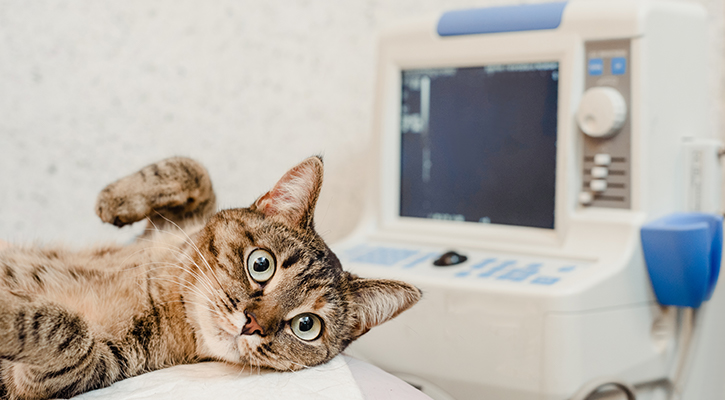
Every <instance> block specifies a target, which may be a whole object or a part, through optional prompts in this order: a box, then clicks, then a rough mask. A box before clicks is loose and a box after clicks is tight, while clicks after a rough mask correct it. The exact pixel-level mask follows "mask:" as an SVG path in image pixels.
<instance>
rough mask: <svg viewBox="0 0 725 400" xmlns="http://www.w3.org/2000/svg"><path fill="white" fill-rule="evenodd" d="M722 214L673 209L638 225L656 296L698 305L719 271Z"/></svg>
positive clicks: (668, 302) (667, 302)
mask: <svg viewBox="0 0 725 400" xmlns="http://www.w3.org/2000/svg"><path fill="white" fill-rule="evenodd" d="M722 224H723V216H722V215H715V214H704V213H675V214H671V215H668V216H666V217H663V218H660V219H658V220H656V221H653V222H650V223H649V224H646V225H645V226H643V227H642V230H641V237H642V249H643V250H644V259H645V261H646V263H647V270H648V271H649V275H650V279H651V280H652V287H653V288H654V292H655V295H656V296H657V300H658V301H659V302H660V303H661V304H663V305H668V306H679V307H699V306H700V304H702V302H703V301H705V300H709V299H710V297H711V296H712V292H713V290H715V284H716V283H717V278H718V275H719V274H720V259H721V257H722V246H723V226H722Z"/></svg>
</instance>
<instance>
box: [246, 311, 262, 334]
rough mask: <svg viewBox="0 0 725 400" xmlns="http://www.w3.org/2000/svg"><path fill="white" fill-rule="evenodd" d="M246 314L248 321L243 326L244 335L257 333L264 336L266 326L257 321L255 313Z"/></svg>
mask: <svg viewBox="0 0 725 400" xmlns="http://www.w3.org/2000/svg"><path fill="white" fill-rule="evenodd" d="M244 316H246V317H247V323H246V324H244V328H242V335H254V334H255V333H257V334H259V336H264V328H262V326H260V325H259V324H258V323H257V318H256V317H255V316H254V313H251V312H246V311H245V312H244Z"/></svg>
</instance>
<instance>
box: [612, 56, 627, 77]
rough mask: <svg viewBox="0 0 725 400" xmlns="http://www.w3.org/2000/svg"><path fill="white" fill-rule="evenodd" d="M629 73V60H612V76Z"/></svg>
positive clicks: (620, 58) (616, 58) (622, 58)
mask: <svg viewBox="0 0 725 400" xmlns="http://www.w3.org/2000/svg"><path fill="white" fill-rule="evenodd" d="M626 72H627V59H626V58H624V57H614V58H612V75H624V74H625V73H626Z"/></svg>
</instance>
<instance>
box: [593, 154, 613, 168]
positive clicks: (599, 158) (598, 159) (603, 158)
mask: <svg viewBox="0 0 725 400" xmlns="http://www.w3.org/2000/svg"><path fill="white" fill-rule="evenodd" d="M611 163H612V156H610V155H609V154H595V155H594V164H596V165H603V166H608V165H609V164H611Z"/></svg>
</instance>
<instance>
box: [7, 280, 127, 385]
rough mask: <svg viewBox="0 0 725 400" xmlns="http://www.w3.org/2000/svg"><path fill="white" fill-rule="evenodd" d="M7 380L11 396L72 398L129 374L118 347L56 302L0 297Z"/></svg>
mask: <svg viewBox="0 0 725 400" xmlns="http://www.w3.org/2000/svg"><path fill="white" fill-rule="evenodd" d="M0 359H1V360H2V367H1V368H2V370H1V371H0V374H1V376H2V383H3V385H4V390H5V391H6V393H5V397H4V398H9V399H46V398H55V397H61V398H69V397H72V396H74V395H76V394H79V393H82V392H85V391H88V390H92V389H96V388H100V387H105V386H108V385H110V384H111V383H113V382H114V381H116V380H119V379H121V378H123V377H124V375H125V373H124V368H125V365H124V360H123V357H122V356H121V351H120V350H119V349H118V347H117V346H116V345H115V344H114V343H113V342H112V341H109V340H101V339H100V338H98V337H95V336H94V334H93V333H92V332H91V330H90V329H89V327H88V325H87V324H86V322H85V321H83V319H82V318H81V317H80V316H78V315H77V314H75V313H74V312H72V311H69V310H66V309H65V308H63V307H60V306H57V305H55V304H51V303H40V304H39V303H35V302H30V301H27V300H24V299H22V298H19V297H17V296H12V295H9V294H3V295H2V296H1V297H0Z"/></svg>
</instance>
